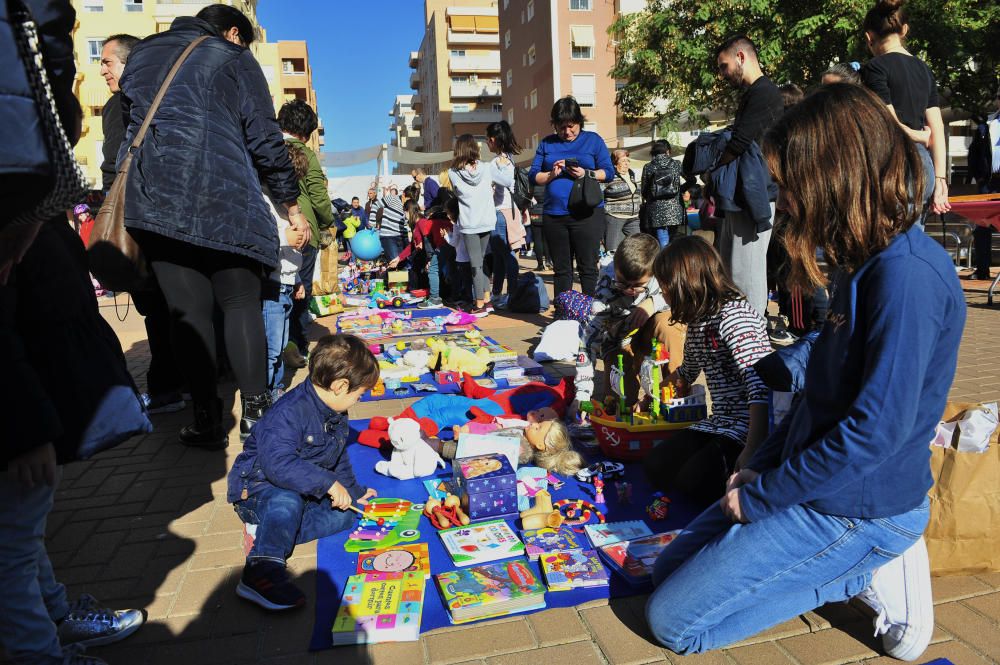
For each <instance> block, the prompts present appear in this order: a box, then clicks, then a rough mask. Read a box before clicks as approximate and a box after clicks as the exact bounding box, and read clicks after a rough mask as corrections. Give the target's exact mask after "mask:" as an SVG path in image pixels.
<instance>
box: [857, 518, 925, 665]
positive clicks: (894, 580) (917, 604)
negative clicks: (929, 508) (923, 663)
mask: <svg viewBox="0 0 1000 665" xmlns="http://www.w3.org/2000/svg"><path fill="white" fill-rule="evenodd" d="M857 598H858V599H859V600H861V601H862V602H863V603H865V604H866V605H868V606H869V607H871V608H872V609H873V610H875V611H876V612H878V615H877V616H876V617H875V635H876V636H877V635H882V646H883V647H884V648H885V652H886V653H887V654H888V655H890V656H892V657H893V658H898V659H899V660H915V659H916V658H919V657H920V654H922V653H923V652H924V650H925V649H926V648H927V645H928V644H930V641H931V635H932V634H933V633H934V602H933V599H932V598H931V567H930V562H929V561H928V559H927V546H926V545H925V544H924V539H923V537H921V538H920V539H919V540H918V541H917V542H915V543H914V544H913V545H912V546H911V547H910V549H908V550H906V551H905V552H903V554H902V556H898V557H896V558H895V559H893V560H892V561H890V562H889V563H887V564H885V565H884V566H882V567H881V568H879V569H878V570H876V571H875V574H874V575H873V576H872V583H871V585H869V586H868V588H867V589H865V590H864V591H862V592H861V593H860V594H858V596H857Z"/></svg>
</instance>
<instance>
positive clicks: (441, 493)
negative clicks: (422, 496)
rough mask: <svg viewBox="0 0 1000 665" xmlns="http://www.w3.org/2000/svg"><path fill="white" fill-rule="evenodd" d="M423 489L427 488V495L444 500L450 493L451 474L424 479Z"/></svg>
mask: <svg viewBox="0 0 1000 665" xmlns="http://www.w3.org/2000/svg"><path fill="white" fill-rule="evenodd" d="M424 489H426V490H427V497H428V498H430V499H437V500H438V501H444V499H445V497H446V496H448V494H450V493H451V476H448V477H447V478H442V477H440V476H438V477H434V478H430V479H427V480H424Z"/></svg>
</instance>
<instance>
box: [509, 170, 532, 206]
mask: <svg viewBox="0 0 1000 665" xmlns="http://www.w3.org/2000/svg"><path fill="white" fill-rule="evenodd" d="M529 172H530V169H526V168H517V167H515V168H514V191H513V192H512V193H511V198H512V199H513V201H514V205H515V206H517V209H518V210H520V211H521V212H524V211H525V210H527V209H528V208H530V207H531V193H532V189H533V187H532V186H531V180H530V179H529V178H528V173H529Z"/></svg>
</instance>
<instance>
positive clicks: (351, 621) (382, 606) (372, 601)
mask: <svg viewBox="0 0 1000 665" xmlns="http://www.w3.org/2000/svg"><path fill="white" fill-rule="evenodd" d="M425 584H426V581H425V580H424V575H423V573H421V572H406V573H368V574H366V575H351V576H350V577H348V578H347V584H346V585H345V586H344V594H343V596H341V599H340V609H339V610H338V611H337V616H336V618H335V619H334V620H333V629H332V635H333V643H334V644H335V645H336V644H375V643H377V642H412V641H415V640H418V639H419V638H420V616H421V613H422V612H423V609H424V585H425Z"/></svg>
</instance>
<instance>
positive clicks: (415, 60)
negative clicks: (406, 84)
mask: <svg viewBox="0 0 1000 665" xmlns="http://www.w3.org/2000/svg"><path fill="white" fill-rule="evenodd" d="M419 64H420V51H410V69H416V68H417V65H419Z"/></svg>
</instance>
